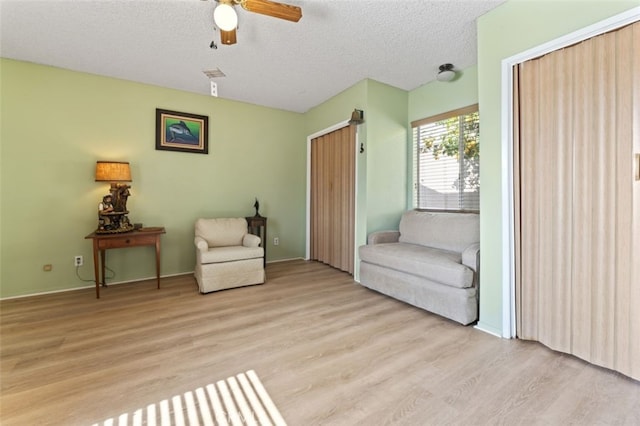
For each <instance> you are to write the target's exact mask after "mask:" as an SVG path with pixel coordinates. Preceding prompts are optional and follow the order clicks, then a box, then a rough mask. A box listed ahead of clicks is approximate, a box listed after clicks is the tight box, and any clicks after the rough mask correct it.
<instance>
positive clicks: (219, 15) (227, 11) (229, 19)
mask: <svg viewBox="0 0 640 426" xmlns="http://www.w3.org/2000/svg"><path fill="white" fill-rule="evenodd" d="M213 21H214V22H215V23H216V25H217V26H218V28H220V29H221V30H222V31H233V30H235V29H236V27H237V26H238V15H237V14H236V11H235V10H234V9H233V6H230V5H228V4H225V3H222V4H219V5H218V6H217V7H216V8H215V10H214V11H213Z"/></svg>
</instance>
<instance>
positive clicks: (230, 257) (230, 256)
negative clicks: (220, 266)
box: [200, 246, 264, 263]
mask: <svg viewBox="0 0 640 426" xmlns="http://www.w3.org/2000/svg"><path fill="white" fill-rule="evenodd" d="M200 256H201V257H200V263H220V262H231V261H235V260H244V259H254V258H258V257H260V258H261V257H263V256H264V251H263V248H262V247H244V246H232V247H210V248H209V250H208V251H206V252H202V253H200Z"/></svg>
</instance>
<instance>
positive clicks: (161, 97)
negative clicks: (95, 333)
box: [0, 59, 306, 297]
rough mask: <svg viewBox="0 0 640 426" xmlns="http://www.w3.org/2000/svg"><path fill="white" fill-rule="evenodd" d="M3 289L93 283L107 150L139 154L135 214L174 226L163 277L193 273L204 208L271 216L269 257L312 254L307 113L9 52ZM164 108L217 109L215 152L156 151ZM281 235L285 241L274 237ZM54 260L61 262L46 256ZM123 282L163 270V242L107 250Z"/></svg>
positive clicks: (118, 155)
mask: <svg viewBox="0 0 640 426" xmlns="http://www.w3.org/2000/svg"><path fill="white" fill-rule="evenodd" d="M0 66H1V68H0V69H1V74H0V78H1V82H0V83H1V86H0V87H1V93H2V100H1V104H0V108H1V111H0V112H1V114H0V115H1V116H2V128H1V131H0V139H1V142H2V148H1V154H0V155H1V156H0V160H1V166H2V167H1V173H0V179H1V180H0V182H1V183H2V191H1V206H0V218H1V220H2V222H1V228H0V250H1V252H0V297H11V296H18V295H26V294H33V293H40V292H48V291H55V290H61V289H69V288H74V287H82V286H86V285H91V283H90V282H83V281H81V280H80V279H79V278H77V277H76V271H75V267H74V266H73V257H74V256H75V255H83V256H84V258H85V265H84V266H83V267H81V268H80V269H79V273H80V275H81V277H82V278H84V279H92V277H93V269H92V261H91V256H92V251H91V243H90V241H89V240H85V239H84V237H85V235H87V234H89V233H91V232H92V231H93V230H94V229H95V228H96V227H97V206H98V203H99V202H100V201H101V199H102V195H103V194H105V193H106V192H108V184H107V183H102V182H95V181H94V176H93V173H94V170H95V162H96V161H97V160H122V161H129V162H130V163H131V171H132V179H133V182H132V183H131V185H132V189H131V192H132V196H131V197H130V198H129V202H128V204H127V206H128V209H129V211H130V212H131V213H130V214H129V218H130V220H131V221H132V222H142V223H144V224H145V225H146V226H157V225H163V226H165V227H166V229H167V234H166V235H164V236H163V237H162V271H161V273H162V274H163V275H171V274H180V273H186V272H190V271H193V267H194V263H195V249H194V246H193V224H194V221H195V219H196V218H198V217H216V216H218V217H219V216H245V215H253V214H254V212H255V211H254V209H253V203H254V197H258V199H259V200H260V206H261V208H260V212H261V214H262V215H264V216H267V217H268V218H269V222H268V230H269V241H268V242H267V243H268V259H269V260H278V259H287V258H294V257H303V256H304V247H305V220H304V218H305V191H306V186H305V177H306V164H305V158H306V157H305V155H306V132H305V120H304V116H303V115H302V114H296V113H291V112H285V111H281V110H275V109H270V108H264V107H259V106H254V105H250V104H245V103H239V102H233V101H227V100H223V99H217V98H211V97H208V96H202V95H196V94H191V93H186V92H181V91H176V90H170V89H164V88H160V87H155V86H149V85H143V84H137V83H132V82H128V81H123V80H117V79H110V78H104V77H99V76H95V75H90V74H84V73H77V72H71V71H66V70H62V69H58V68H52V67H45V66H39V65H34V64H30V63H25V62H18V61H12V60H6V59H2V60H1V62H0ZM155 108H163V109H170V110H176V111H184V112H190V113H195V114H202V115H207V116H209V128H210V130H209V155H202V154H190V153H181V152H171V151H157V150H155ZM275 236H278V237H279V238H280V245H279V246H273V245H272V241H273V237H275ZM45 264H52V265H53V270H52V271H51V272H45V271H43V265H45ZM107 264H108V266H109V267H110V268H111V269H113V270H114V271H115V273H116V277H115V279H114V280H113V281H127V280H136V279H141V278H146V277H151V276H153V275H154V274H155V272H154V267H153V265H154V263H153V250H151V249H149V248H148V247H138V248H133V249H130V250H111V251H108V252H107Z"/></svg>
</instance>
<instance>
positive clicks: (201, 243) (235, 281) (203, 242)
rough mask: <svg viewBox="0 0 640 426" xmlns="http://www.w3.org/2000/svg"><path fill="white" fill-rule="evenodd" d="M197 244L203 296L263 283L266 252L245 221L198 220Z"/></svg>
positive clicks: (228, 219) (199, 284)
mask: <svg viewBox="0 0 640 426" xmlns="http://www.w3.org/2000/svg"><path fill="white" fill-rule="evenodd" d="M194 243H195V245H196V267H195V271H194V275H195V278H196V281H197V283H198V288H199V289H200V293H209V292H212V291H217V290H224V289H228V288H234V287H242V286H247V285H253V284H262V283H264V281H265V272H264V249H263V248H262V247H260V246H259V245H260V237H258V236H256V235H252V234H250V233H249V232H248V226H247V221H246V219H245V218H243V217H239V218H222V219H198V220H197V221H196V225H195V239H194Z"/></svg>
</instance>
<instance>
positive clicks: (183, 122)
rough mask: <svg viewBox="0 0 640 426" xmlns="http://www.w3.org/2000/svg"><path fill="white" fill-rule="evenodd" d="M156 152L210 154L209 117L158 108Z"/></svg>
mask: <svg viewBox="0 0 640 426" xmlns="http://www.w3.org/2000/svg"><path fill="white" fill-rule="evenodd" d="M156 150H166V151H181V152H191V153H194V154H208V153H209V117H208V116H206V115H197V114H190V113H187V112H179V111H170V110H167V109H160V108H156Z"/></svg>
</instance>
